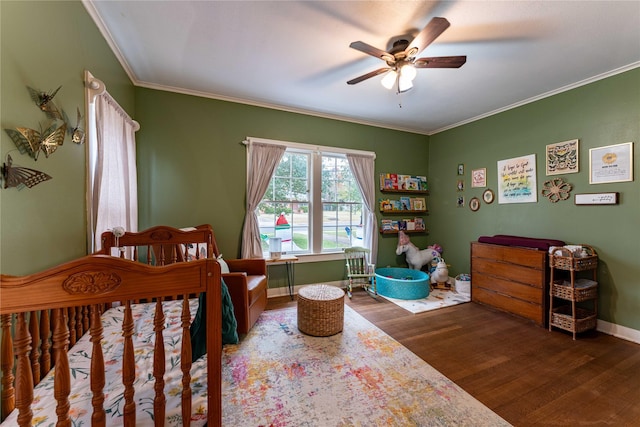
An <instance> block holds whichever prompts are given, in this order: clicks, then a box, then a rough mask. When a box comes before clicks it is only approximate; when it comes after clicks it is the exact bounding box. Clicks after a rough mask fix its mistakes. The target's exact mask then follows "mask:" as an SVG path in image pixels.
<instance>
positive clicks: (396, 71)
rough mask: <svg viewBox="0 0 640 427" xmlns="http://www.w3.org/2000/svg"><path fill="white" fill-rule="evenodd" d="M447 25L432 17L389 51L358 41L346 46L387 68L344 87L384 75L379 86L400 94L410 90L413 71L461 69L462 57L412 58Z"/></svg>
mask: <svg viewBox="0 0 640 427" xmlns="http://www.w3.org/2000/svg"><path fill="white" fill-rule="evenodd" d="M449 25H451V24H449V21H447V20H446V19H445V18H437V17H436V18H433V19H431V21H429V23H428V24H427V26H426V27H424V28H423V29H422V31H420V33H419V34H418V35H417V36H416V37H415V38H414V39H413V40H412V41H411V42H409V41H407V40H404V39H402V40H397V41H396V42H394V43H393V47H392V48H391V49H390V50H389V51H384V50H381V49H378V48H376V47H373V46H371V45H368V44H367V43H364V42H361V41H357V42H353V43H351V44H350V45H349V47H351V48H353V49H356V50H359V51H361V52H364V53H366V54H367V55H371V56H375V57H376V58H380V59H382V60H383V61H385V62H386V63H387V67H384V68H379V69H377V70H374V71H371V72H369V73H367V74H364V75H362V76H359V77H356V78H355V79H351V80H349V81H348V82H347V84H349V85H354V84H357V83H360V82H362V81H364V80H367V79H370V78H371V77H375V76H378V75H380V74H385V73H386V76H384V77H383V78H382V81H381V83H382V85H383V86H384V87H385V88H387V89H391V88H393V87H394V86H396V87H397V89H398V93H403V92H406V91H408V90H409V89H411V88H412V87H413V79H414V78H415V77H416V74H417V71H416V68H460V67H462V65H464V63H465V62H467V57H466V56H438V57H425V58H417V59H416V55H418V53H420V52H422V51H423V50H424V49H426V47H427V46H429V45H430V44H431V43H433V41H434V40H435V39H436V38H438V36H440V34H442V33H443V32H444V30H446V29H447V28H449Z"/></svg>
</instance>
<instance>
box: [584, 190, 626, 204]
mask: <svg viewBox="0 0 640 427" xmlns="http://www.w3.org/2000/svg"><path fill="white" fill-rule="evenodd" d="M619 197H620V193H585V194H576V195H575V196H574V199H573V202H574V203H575V204H576V205H617V204H618V199H619Z"/></svg>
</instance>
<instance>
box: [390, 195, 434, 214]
mask: <svg viewBox="0 0 640 427" xmlns="http://www.w3.org/2000/svg"><path fill="white" fill-rule="evenodd" d="M379 202H380V212H383V213H387V214H394V213H395V214H397V213H426V212H427V203H426V201H425V199H424V197H400V199H397V200H391V199H380V200H379Z"/></svg>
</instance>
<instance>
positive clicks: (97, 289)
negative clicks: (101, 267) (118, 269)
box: [62, 271, 122, 295]
mask: <svg viewBox="0 0 640 427" xmlns="http://www.w3.org/2000/svg"><path fill="white" fill-rule="evenodd" d="M121 283H122V279H121V278H120V276H118V275H117V274H116V273H111V272H106V271H96V272H84V273H76V274H72V275H71V276H69V278H68V279H66V280H65V281H64V282H63V283H62V289H64V290H65V291H66V292H68V293H69V294H71V295H77V294H104V293H107V292H111V291H113V290H114V289H116V288H118V286H120V284H121Z"/></svg>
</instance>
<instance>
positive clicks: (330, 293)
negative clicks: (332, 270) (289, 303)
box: [298, 285, 344, 337]
mask: <svg viewBox="0 0 640 427" xmlns="http://www.w3.org/2000/svg"><path fill="white" fill-rule="evenodd" d="M343 324H344V291H343V290H342V289H340V288H337V287H335V286H329V285H309V286H304V287H302V288H301V289H300V290H299V291H298V329H299V330H300V332H303V333H305V334H307V335H313V336H316V337H328V336H331V335H335V334H337V333H338V332H341V331H342V327H343Z"/></svg>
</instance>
